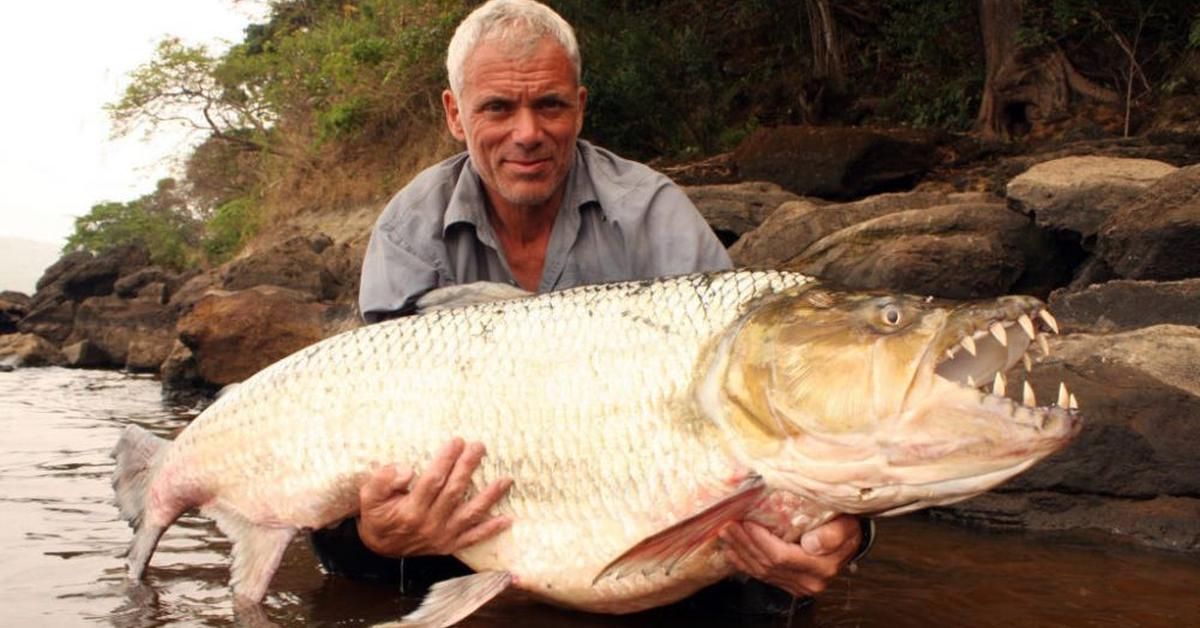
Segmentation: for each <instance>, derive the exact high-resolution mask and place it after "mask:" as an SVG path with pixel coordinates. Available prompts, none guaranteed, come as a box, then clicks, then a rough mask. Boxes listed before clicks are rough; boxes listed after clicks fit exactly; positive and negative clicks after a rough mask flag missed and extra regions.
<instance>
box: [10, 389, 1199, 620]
mask: <svg viewBox="0 0 1200 628" xmlns="http://www.w3.org/2000/svg"><path fill="white" fill-rule="evenodd" d="M159 391H160V389H159V384H158V382H156V381H154V380H152V379H149V378H144V377H133V376H128V375H123V374H120V373H115V372H109V371H79V370H67V369H58V368H43V369H23V370H18V371H15V372H11V373H0V623H2V624H3V625H7V626H90V625H101V626H103V625H111V626H118V627H135V626H136V627H148V626H160V625H168V624H169V625H180V626H226V625H234V624H243V625H246V624H249V625H279V626H304V625H318V626H362V625H370V624H371V623H374V622H379V621H385V620H390V619H394V618H396V617H398V616H399V615H401V614H403V612H405V611H406V610H407V609H410V608H412V607H413V606H414V604H415V600H412V599H405V598H403V597H401V596H400V595H398V594H397V593H396V592H395V591H394V589H393V588H392V587H389V586H384V585H380V584H365V583H359V582H350V581H347V580H344V579H341V578H333V577H325V576H324V575H322V574H321V572H320V570H319V569H318V567H317V565H316V563H315V561H314V559H313V557H312V555H311V552H310V551H309V550H308V547H307V543H306V541H305V540H303V539H298V540H297V541H296V543H295V544H294V545H293V546H292V547H291V548H290V549H289V550H288V553H287V554H286V556H285V558H284V563H283V565H282V566H281V568H280V571H279V573H278V574H277V575H276V576H275V579H274V581H273V582H272V587H271V592H270V594H269V595H268V597H267V599H266V600H265V603H264V606H263V612H262V614H261V615H258V616H255V617H247V616H245V615H242V616H239V617H236V618H235V617H234V613H233V609H232V605H231V603H230V596H229V594H228V589H227V585H226V579H227V577H228V568H227V566H228V560H227V556H228V551H229V544H228V542H226V540H225V539H224V538H223V537H222V536H221V534H220V533H219V532H217V530H216V528H215V527H214V526H213V525H212V524H211V523H209V522H208V521H206V520H204V519H202V518H200V517H198V516H185V517H184V518H182V519H181V520H180V521H179V522H178V523H177V524H176V525H175V526H173V527H172V528H171V529H170V530H168V532H167V534H166V535H165V536H164V537H163V540H162V542H161V543H160V545H159V549H158V551H157V552H156V553H155V555H154V558H153V560H152V561H151V564H150V568H149V571H148V576H147V581H146V583H145V584H143V585H131V584H129V583H127V582H126V581H125V578H124V567H123V562H122V558H121V554H122V552H123V551H124V549H125V546H126V544H127V543H128V542H129V539H130V531H129V528H128V527H127V526H126V525H125V524H124V523H123V522H121V521H120V520H118V518H117V513H116V508H115V507H114V506H113V505H112V500H111V488H110V486H109V473H110V471H111V469H112V461H111V460H110V458H109V456H108V452H109V450H110V449H111V447H112V446H113V444H114V443H115V442H116V441H117V438H118V436H119V434H120V432H121V430H122V429H123V428H124V426H125V425H127V424H130V423H136V424H138V425H141V426H143V427H145V428H147V429H150V430H151V431H153V432H155V433H157V434H159V435H163V436H168V437H169V436H171V435H172V434H173V433H174V432H175V431H177V430H178V429H179V428H181V427H182V426H184V425H186V424H187V422H188V420H190V418H192V417H193V416H194V415H195V411H194V410H191V409H188V408H174V407H169V406H167V405H164V404H163V402H162V401H161V397H160V392H159ZM517 624H519V625H521V626H524V627H529V628H533V627H540V626H588V627H592V626H605V627H607V626H646V627H649V626H730V625H736V626H782V625H787V624H788V621H787V620H784V619H778V620H750V619H739V618H736V617H729V616H724V617H723V616H713V615H706V616H703V617H696V616H689V615H685V614H681V612H675V611H667V612H663V611H659V612H649V613H642V614H639V615H634V616H626V617H606V616H593V615H584V614H577V613H568V612H564V611H558V610H555V609H551V608H548V607H545V606H540V605H529V604H519V603H507V604H505V603H500V604H496V605H494V606H488V607H485V608H484V609H483V610H482V611H481V612H480V613H478V614H477V615H476V616H474V617H472V618H471V619H469V620H468V621H467V622H465V623H464V624H463V625H464V626H476V627H488V628H494V627H499V626H511V625H517ZM790 624H791V625H792V626H822V627H824V626H830V627H832V626H846V627H871V626H888V627H906V626H913V627H916V626H1014V625H1020V626H1123V627H1124V626H1147V627H1159V626H1161V627H1163V628H1177V627H1180V626H1200V557H1196V556H1189V555H1181V554H1173V553H1168V552H1161V551H1154V550H1148V549H1143V548H1137V547H1132V546H1129V545H1124V544H1120V543H1114V542H1108V541H1106V539H1104V538H1103V537H1098V536H1095V535H1091V536H1080V535H1063V534H1058V535H1047V534H1034V533H1015V532H1006V533H997V532H987V531H981V530H973V529H965V528H961V527H957V526H954V525H951V524H945V523H936V522H931V521H927V520H925V519H923V518H921V517H919V516H912V517H907V518H901V519H896V520H887V521H882V522H881V523H880V527H879V541H878V544H877V545H876V547H875V549H874V550H873V551H872V552H871V554H870V556H869V557H868V558H867V559H866V560H864V561H863V564H862V566H861V568H860V569H859V570H858V572H857V573H856V574H853V575H848V576H846V577H842V578H839V579H838V580H837V581H835V583H834V585H833V586H832V587H831V589H830V591H828V592H827V593H826V594H824V595H822V596H821V597H819V598H818V600H817V601H816V603H814V604H812V605H810V606H807V607H803V608H799V609H798V610H797V611H796V612H795V613H794V615H793V616H792V617H791V618H790Z"/></svg>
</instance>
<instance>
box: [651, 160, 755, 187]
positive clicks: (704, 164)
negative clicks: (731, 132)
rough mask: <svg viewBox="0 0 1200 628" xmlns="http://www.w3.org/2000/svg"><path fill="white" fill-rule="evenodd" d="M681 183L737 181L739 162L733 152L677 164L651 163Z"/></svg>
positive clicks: (712, 183) (702, 183) (698, 183)
mask: <svg viewBox="0 0 1200 628" xmlns="http://www.w3.org/2000/svg"><path fill="white" fill-rule="evenodd" d="M650 166H651V167H653V168H654V169H655V170H658V171H659V172H661V173H663V174H665V175H667V176H668V177H670V178H671V180H672V181H674V182H675V183H677V184H679V185H720V184H724V183H737V182H738V181H739V178H738V176H737V164H735V163H734V161H733V154H732V153H721V154H719V155H713V156H712V157H707V158H705V159H702V160H700V161H693V162H689V163H684V164H676V165H659V164H655V163H651V164H650Z"/></svg>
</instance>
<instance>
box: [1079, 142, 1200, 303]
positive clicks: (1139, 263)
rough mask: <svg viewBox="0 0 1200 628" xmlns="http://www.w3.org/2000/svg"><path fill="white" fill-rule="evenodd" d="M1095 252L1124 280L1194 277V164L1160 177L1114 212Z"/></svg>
mask: <svg viewBox="0 0 1200 628" xmlns="http://www.w3.org/2000/svg"><path fill="white" fill-rule="evenodd" d="M1097 251H1098V252H1099V254H1100V255H1101V256H1102V257H1103V258H1104V260H1105V261H1106V262H1107V263H1108V265H1109V266H1110V267H1111V268H1112V269H1113V270H1114V271H1115V272H1116V273H1117V274H1118V275H1119V276H1121V277H1124V278H1126V279H1159V280H1172V279H1186V278H1188V277H1200V164H1198V165H1194V166H1187V167H1185V168H1180V169H1179V170H1177V171H1175V172H1173V173H1171V174H1169V175H1167V176H1165V177H1163V178H1162V179H1160V180H1159V181H1158V183H1156V184H1154V185H1153V186H1151V187H1150V188H1149V189H1148V190H1146V192H1145V193H1143V194H1142V195H1141V196H1139V197H1138V198H1137V200H1135V201H1134V202H1132V203H1128V204H1126V205H1125V206H1123V207H1121V208H1120V209H1119V210H1117V211H1116V212H1114V213H1113V215H1112V216H1110V217H1109V218H1108V220H1107V221H1105V223H1104V224H1103V225H1102V226H1101V228H1100V233H1099V236H1098V241H1097Z"/></svg>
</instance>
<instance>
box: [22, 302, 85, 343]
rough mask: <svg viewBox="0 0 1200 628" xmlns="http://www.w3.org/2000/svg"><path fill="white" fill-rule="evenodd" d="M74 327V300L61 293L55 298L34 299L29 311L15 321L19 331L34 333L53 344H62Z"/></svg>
mask: <svg viewBox="0 0 1200 628" xmlns="http://www.w3.org/2000/svg"><path fill="white" fill-rule="evenodd" d="M38 296H39V297H40V296H41V295H40V293H39V295H38ZM74 328H75V302H74V301H71V300H69V299H67V298H66V297H63V296H61V295H60V296H59V297H58V298H57V299H49V300H46V299H40V298H39V299H35V300H34V301H33V303H32V304H31V309H30V311H29V313H28V314H26V315H25V318H22V319H21V322H19V323H17V330H18V331H20V332H21V333H25V334H36V335H38V336H41V337H43V338H45V339H47V340H49V341H50V342H53V343H55V344H62V342H63V341H64V340H66V339H67V337H68V336H70V335H71V330H72V329H74Z"/></svg>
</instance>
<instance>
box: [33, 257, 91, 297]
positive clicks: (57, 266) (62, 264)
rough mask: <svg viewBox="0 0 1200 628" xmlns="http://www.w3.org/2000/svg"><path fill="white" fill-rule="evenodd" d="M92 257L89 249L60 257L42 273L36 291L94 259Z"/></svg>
mask: <svg viewBox="0 0 1200 628" xmlns="http://www.w3.org/2000/svg"><path fill="white" fill-rule="evenodd" d="M92 257H93V256H92V254H91V253H88V252H87V251H75V252H73V253H67V254H66V255H64V256H62V257H60V258H59V259H58V261H57V262H54V263H53V264H51V265H50V266H49V267H47V268H46V270H45V271H44V272H43V273H42V277H41V279H38V282H37V287H36V291H37V292H41V291H42V290H43V289H45V288H46V287H47V286H50V285H51V284H53V283H55V282H56V281H58V280H59V278H61V277H62V276H63V274H65V273H68V272H70V271H72V270H74V269H75V268H77V267H79V266H82V265H83V264H85V263H87V262H90V261H92Z"/></svg>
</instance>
